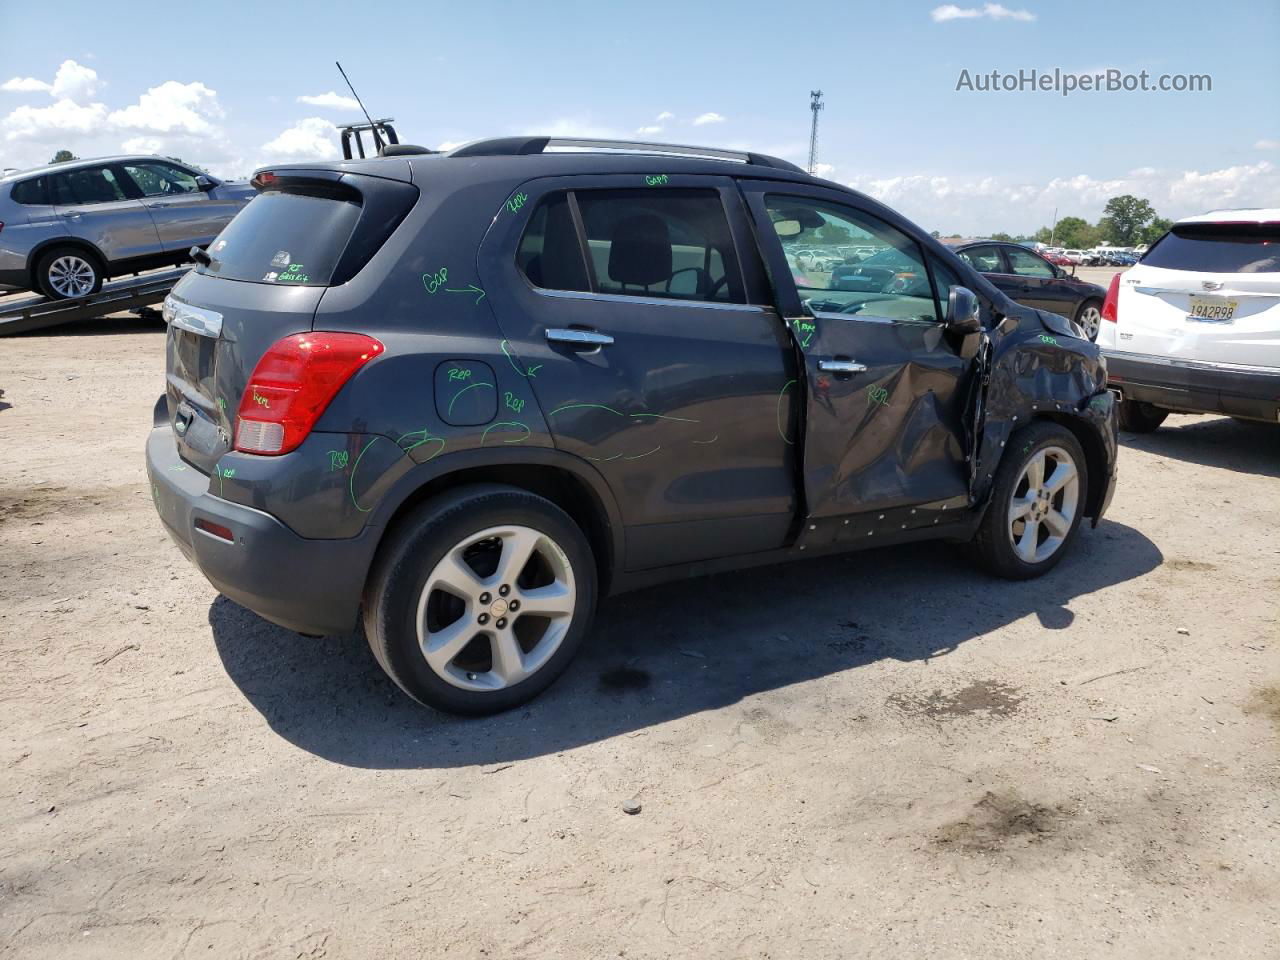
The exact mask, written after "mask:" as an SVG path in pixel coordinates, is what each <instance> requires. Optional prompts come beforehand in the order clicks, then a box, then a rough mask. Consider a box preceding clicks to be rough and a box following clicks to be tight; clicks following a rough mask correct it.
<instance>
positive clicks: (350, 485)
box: [347, 437, 387, 513]
mask: <svg viewBox="0 0 1280 960" xmlns="http://www.w3.org/2000/svg"><path fill="white" fill-rule="evenodd" d="M385 439H387V438H386V437H374V438H373V439H372V440H370V441H369V442H368V443H366V444H365V445H364V449H363V450H361V451H360V453H359V455H358V456H357V457H356V462H355V463H353V464H352V465H351V474H350V476H349V477H348V478H347V490H348V492H350V494H351V503H352V504H353V505H354V506H355V508H356V509H357V510H359V511H360V512H361V513H369V512H370V511H371V510H372V509H373V508H372V507H362V506H360V501H359V500H357V499H356V471H357V470H359V469H360V461H361V460H362V459H364V455H365V454H366V453H368V452H369V448H370V447H372V446H373V445H374V444H375V443H377V442H378V441H379V440H385Z"/></svg>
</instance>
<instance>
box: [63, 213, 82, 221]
mask: <svg viewBox="0 0 1280 960" xmlns="http://www.w3.org/2000/svg"><path fill="white" fill-rule="evenodd" d="M61 216H62V217H64V218H65V219H67V220H79V219H80V214H78V213H64V214H62V215H61Z"/></svg>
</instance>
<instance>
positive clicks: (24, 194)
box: [9, 177, 48, 204]
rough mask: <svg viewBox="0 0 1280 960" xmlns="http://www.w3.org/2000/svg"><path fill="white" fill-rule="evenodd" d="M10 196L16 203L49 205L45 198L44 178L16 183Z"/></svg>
mask: <svg viewBox="0 0 1280 960" xmlns="http://www.w3.org/2000/svg"><path fill="white" fill-rule="evenodd" d="M9 196H10V197H12V198H13V202H14V203H26V204H42V203H48V201H47V200H45V198H44V177H36V178H35V179H34V180H23V181H21V182H20V183H15V184H14V185H13V192H12V193H10V194H9Z"/></svg>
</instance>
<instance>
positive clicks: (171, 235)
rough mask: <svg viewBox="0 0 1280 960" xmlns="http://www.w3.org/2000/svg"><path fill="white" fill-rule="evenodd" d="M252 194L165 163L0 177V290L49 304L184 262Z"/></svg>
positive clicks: (65, 167) (88, 165) (60, 168)
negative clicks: (125, 277)
mask: <svg viewBox="0 0 1280 960" xmlns="http://www.w3.org/2000/svg"><path fill="white" fill-rule="evenodd" d="M253 196H254V191H253V188H252V187H250V186H249V185H248V184H245V183H228V182H225V181H222V180H219V179H218V178H217V177H214V176H211V175H209V174H207V173H201V172H200V171H198V170H195V169H192V168H191V167H188V166H186V165H185V164H182V163H178V162H176V161H173V160H170V159H168V158H166V157H156V156H126V157H105V158H99V159H96V160H80V161H70V162H67V163H58V164H51V165H49V166H45V167H37V168H35V169H32V170H23V171H19V172H17V173H12V174H9V175H7V176H5V177H3V178H0V284H2V285H4V286H9V287H17V288H20V289H26V290H32V291H35V292H38V293H43V294H44V295H45V296H47V297H51V298H53V299H56V300H60V299H67V298H72V297H83V296H87V295H89V294H91V293H96V292H97V291H98V290H100V289H101V288H102V283H103V281H104V280H105V279H107V278H109V277H112V276H119V275H120V274H125V273H132V272H135V271H139V270H146V269H150V268H152V267H159V266H166V265H169V264H179V263H183V262H186V261H187V260H188V259H189V254H188V252H189V251H190V249H191V247H193V246H200V247H204V246H207V245H208V244H209V243H210V242H212V240H213V238H214V237H215V236H217V235H218V233H219V232H220V231H221V230H222V228H223V227H225V226H226V225H227V224H228V223H230V222H231V219H232V218H233V217H234V216H235V215H236V214H237V213H239V212H240V210H241V208H242V207H244V205H245V204H246V203H248V202H249V201H250V200H251V199H252V198H253Z"/></svg>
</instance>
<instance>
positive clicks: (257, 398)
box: [253, 387, 271, 407]
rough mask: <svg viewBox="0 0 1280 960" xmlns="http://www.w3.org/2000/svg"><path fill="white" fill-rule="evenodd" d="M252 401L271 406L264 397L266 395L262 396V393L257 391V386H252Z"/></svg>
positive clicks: (262, 405)
mask: <svg viewBox="0 0 1280 960" xmlns="http://www.w3.org/2000/svg"><path fill="white" fill-rule="evenodd" d="M253 402H254V403H256V404H257V405H258V406H260V407H270V406H271V404H270V403H269V402H268V401H267V398H266V397H264V396H263V395H262V394H260V393H258V388H257V387H254V388H253Z"/></svg>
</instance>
